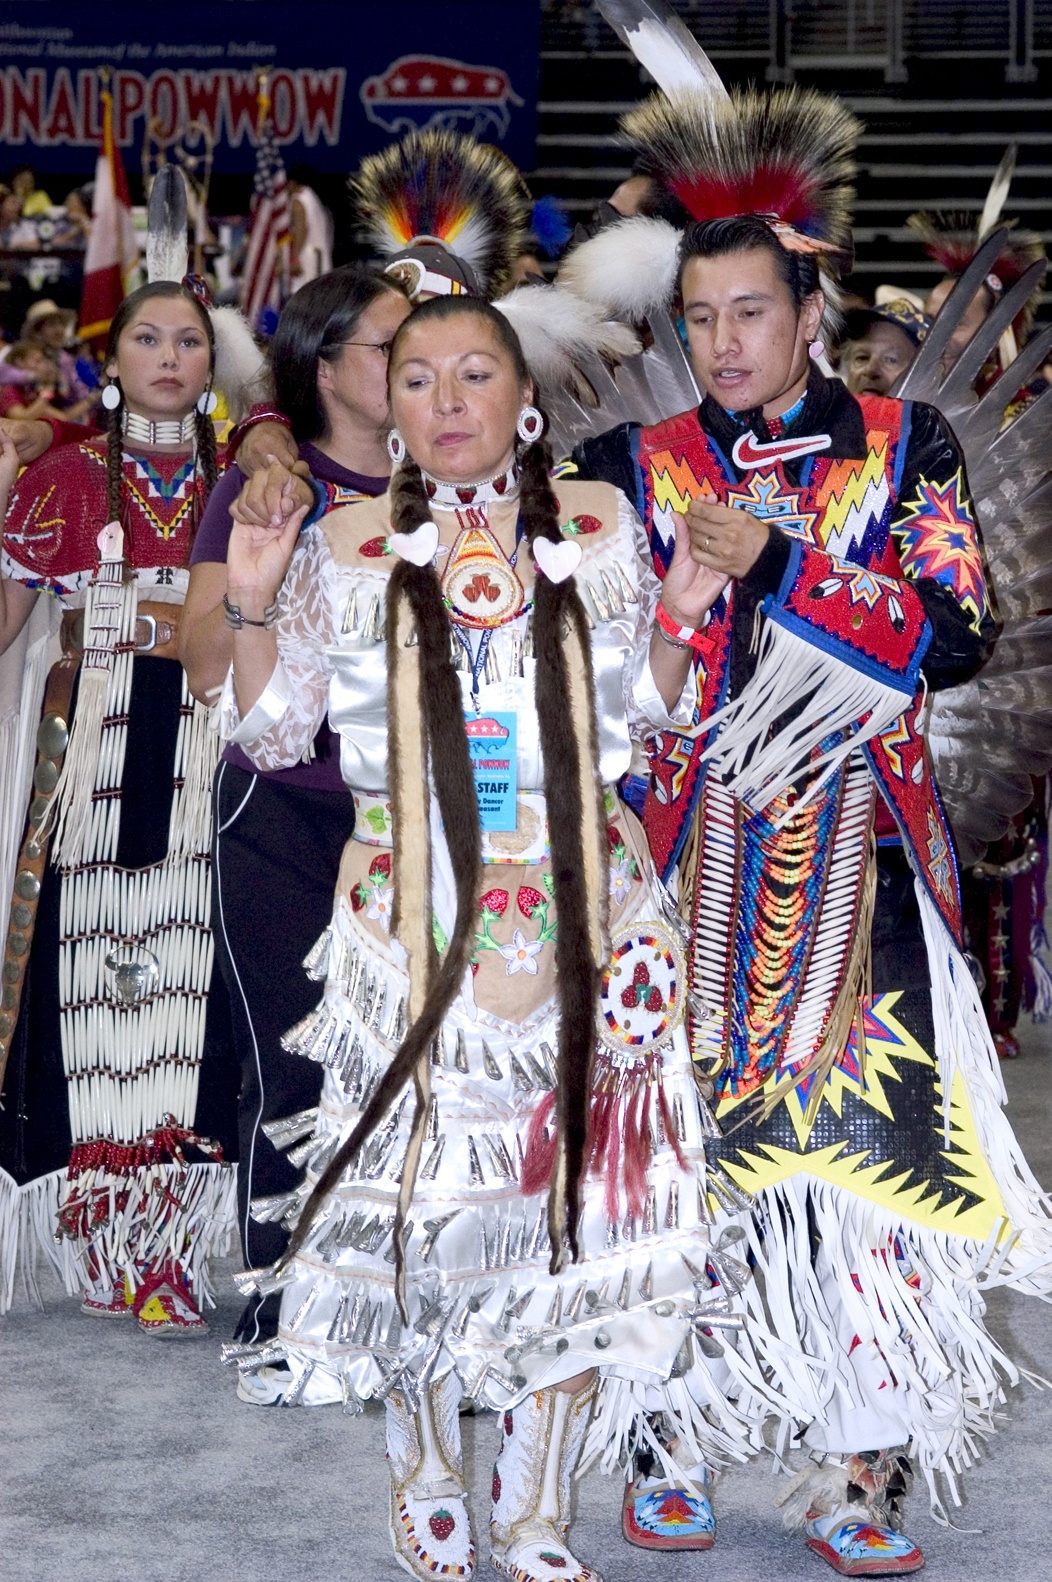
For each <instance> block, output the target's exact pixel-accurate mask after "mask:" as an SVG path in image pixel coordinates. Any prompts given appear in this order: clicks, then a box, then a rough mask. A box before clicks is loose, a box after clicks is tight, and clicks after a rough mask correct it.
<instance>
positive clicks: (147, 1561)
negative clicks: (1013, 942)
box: [0, 1028, 1052, 1582]
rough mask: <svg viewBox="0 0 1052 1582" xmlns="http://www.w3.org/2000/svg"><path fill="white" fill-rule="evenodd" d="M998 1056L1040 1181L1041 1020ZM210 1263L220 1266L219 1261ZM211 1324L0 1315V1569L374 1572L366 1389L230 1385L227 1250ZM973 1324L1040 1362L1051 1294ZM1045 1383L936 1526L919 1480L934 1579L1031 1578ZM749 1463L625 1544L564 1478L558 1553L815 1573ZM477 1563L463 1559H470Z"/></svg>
mask: <svg viewBox="0 0 1052 1582" xmlns="http://www.w3.org/2000/svg"><path fill="white" fill-rule="evenodd" d="M1024 1048H1025V1054H1024V1056H1023V1058H1022V1059H1020V1060H1018V1061H1015V1062H1013V1063H1011V1064H1010V1065H1008V1067H1007V1068H1006V1071H1005V1076H1006V1079H1007V1083H1008V1088H1009V1092H1010V1095H1011V1106H1010V1114H1011V1116H1012V1120H1013V1122H1014V1124H1015V1126H1016V1129H1017V1131H1018V1133H1019V1135H1020V1137H1021V1138H1022V1140H1023V1143H1024V1145H1025V1146H1026V1148H1027V1150H1028V1153H1029V1155H1030V1158H1031V1161H1032V1163H1033V1165H1034V1168H1035V1170H1036V1171H1037V1174H1038V1175H1039V1176H1040V1177H1041V1179H1042V1180H1043V1181H1046V1182H1052V1060H1050V1056H1052V1037H1050V1034H1049V1029H1048V1028H1042V1029H1030V1030H1028V1031H1027V1032H1026V1034H1025V1037H1024ZM230 1267H231V1269H232V1268H233V1267H234V1265H231V1266H230ZM219 1286H220V1291H221V1296H220V1303H219V1308H218V1311H217V1312H216V1313H215V1314H214V1315H213V1329H212V1334H211V1335H209V1336H207V1337H202V1338H201V1339H199V1340H194V1341H183V1342H162V1341H158V1340H151V1339H149V1338H148V1337H146V1336H144V1335H141V1334H139V1333H138V1332H137V1331H129V1328H127V1327H125V1326H124V1325H120V1324H118V1325H109V1324H106V1323H102V1322H99V1321H98V1320H90V1319H86V1318H83V1317H81V1316H80V1315H79V1314H78V1312H77V1311H76V1307H75V1304H74V1303H72V1302H70V1301H67V1300H66V1299H65V1298H64V1297H63V1296H62V1295H61V1293H60V1292H59V1291H58V1290H57V1288H55V1289H46V1290H45V1291H44V1311H43V1312H39V1311H34V1310H32V1309H31V1308H29V1307H28V1306H26V1305H22V1306H20V1307H18V1308H17V1309H16V1310H15V1311H14V1312H13V1313H12V1314H11V1315H10V1316H9V1317H8V1318H7V1319H5V1320H3V1321H0V1582H212V1579H213V1578H215V1579H217V1582H218V1579H222V1582H308V1579H309V1582H388V1579H390V1582H393V1579H394V1578H395V1577H398V1576H401V1575H403V1573H402V1572H400V1571H399V1570H398V1569H397V1568H396V1567H395V1565H394V1562H393V1560H392V1558H391V1553H390V1548H389V1541H388V1537H387V1473H386V1468H385V1464H384V1459H383V1421H382V1414H381V1412H380V1411H378V1410H370V1411H369V1412H367V1413H366V1415H365V1416H364V1417H358V1418H351V1417H347V1416H345V1415H344V1414H343V1413H342V1412H341V1411H340V1410H339V1409H337V1408H334V1407H326V1408H318V1409H314V1410H295V1411H275V1410H271V1411H264V1410H260V1409H259V1408H256V1407H250V1406H245V1405H242V1404H241V1403H240V1402H239V1401H238V1400H237V1399H236V1398H235V1395H234V1380H233V1378H232V1376H231V1374H230V1372H228V1371H227V1370H225V1369H223V1368H221V1367H220V1364H219V1360H218V1347H219V1342H220V1340H222V1339H225V1338H226V1337H227V1335H228V1334H229V1332H230V1330H231V1327H232V1325H233V1323H234V1320H235V1317H236V1314H237V1312H238V1310H239V1307H240V1302H239V1299H238V1298H237V1296H236V1294H235V1292H234V1290H233V1286H232V1284H231V1282H230V1280H229V1270H228V1271H224V1272H222V1273H221V1277H220V1281H219ZM990 1309H991V1311H990V1323H991V1327H992V1328H993V1329H994V1331H995V1333H996V1334H997V1335H998V1337H999V1338H1000V1339H1001V1340H1002V1342H1003V1343H1004V1344H1005V1345H1006V1346H1007V1349H1008V1351H1009V1353H1010V1354H1011V1355H1012V1356H1013V1357H1014V1358H1015V1359H1016V1361H1017V1362H1018V1363H1019V1364H1020V1365H1022V1366H1023V1367H1026V1368H1029V1369H1031V1370H1033V1371H1035V1372H1037V1373H1042V1374H1046V1375H1047V1374H1052V1308H1050V1307H1049V1306H1048V1305H1046V1304H1044V1303H1041V1302H1038V1301H1035V1300H1033V1299H1029V1300H1028V1299H1026V1298H1023V1297H1019V1296H1015V1295H1014V1294H1005V1293H1000V1292H997V1293H994V1294H993V1297H992V1300H991V1303H990ZM495 1438H496V1423H495V1421H494V1419H493V1418H492V1417H490V1416H486V1417H480V1418H477V1419H474V1420H470V1419H469V1420H466V1422H465V1442H466V1449H467V1457H468V1463H469V1466H470V1469H471V1477H472V1485H473V1488H474V1496H475V1510H476V1512H477V1513H478V1515H479V1517H480V1518H483V1519H484V1516H485V1512H486V1509H487V1506H486V1494H487V1490H488V1485H489V1477H490V1463H491V1457H492V1454H493V1452H494V1450H495V1448H496V1446H495ZM1050 1445H1052V1393H1049V1392H1048V1391H1041V1390H1038V1389H1035V1388H1033V1387H1032V1386H1030V1385H1027V1384H1023V1385H1021V1386H1020V1387H1019V1389H1017V1390H1014V1391H1012V1392H1011V1397H1010V1400H1009V1405H1008V1410H1007V1412H1006V1417H1005V1423H1004V1432H1003V1433H1002V1434H1000V1435H998V1436H997V1437H996V1438H995V1439H993V1440H992V1441H991V1442H990V1444H989V1446H988V1447H987V1451H986V1455H985V1458H984V1461H983V1464H982V1466H981V1467H980V1468H979V1469H978V1470H977V1471H973V1472H972V1473H971V1474H969V1475H968V1477H967V1478H966V1480H965V1498H966V1504H965V1507H964V1509H963V1511H961V1512H960V1513H958V1515H957V1516H956V1517H955V1520H957V1521H958V1522H959V1524H960V1528H961V1529H962V1530H960V1531H946V1530H945V1529H942V1528H939V1527H937V1526H935V1525H934V1524H933V1523H932V1522H931V1520H930V1519H929V1517H928V1515H927V1508H926V1501H925V1498H924V1495H923V1493H922V1492H921V1491H920V1490H918V1492H917V1493H915V1495H914V1496H913V1499H912V1501H911V1517H912V1520H911V1522H910V1524H909V1531H910V1534H911V1536H912V1537H913V1538H914V1539H915V1541H916V1542H918V1543H919V1544H920V1545H921V1547H922V1548H923V1549H924V1550H925V1553H926V1555H927V1558H928V1570H929V1572H930V1573H931V1574H933V1575H937V1576H940V1577H943V1578H946V1579H947V1582H951V1579H952V1582H993V1579H995V1578H996V1579H998V1582H1000V1579H1013V1582H1031V1579H1033V1582H1047V1579H1048V1578H1050V1577H1052V1505H1050V1503H1049V1501H1048V1499H1047V1496H1046V1489H1047V1483H1048V1477H1049V1470H1050V1464H1052V1448H1050ZM771 1492H772V1488H771V1478H770V1474H769V1470H768V1469H767V1468H766V1467H765V1466H763V1465H761V1464H754V1465H752V1466H750V1467H748V1468H745V1469H741V1470H737V1471H733V1472H731V1473H730V1474H728V1475H727V1477H726V1478H725V1479H724V1481H723V1482H722V1484H721V1485H720V1489H719V1493H718V1503H717V1517H718V1540H717V1545H716V1548H715V1549H714V1550H712V1551H711V1552H710V1553H709V1554H707V1555H694V1556H689V1555H683V1556H669V1555H660V1554H655V1555H651V1554H645V1553H641V1552H640V1551H638V1550H632V1549H629V1548H628V1547H627V1546H626V1545H625V1544H624V1543H623V1542H622V1541H621V1538H620V1536H619V1531H618V1522H619V1498H620V1489H619V1486H618V1484H617V1483H616V1482H615V1481H614V1480H607V1479H604V1478H602V1477H601V1476H599V1475H592V1476H589V1477H587V1478H586V1479H584V1481H583V1483H582V1485H581V1486H580V1494H579V1516H578V1520H577V1523H576V1525H575V1528H574V1538H575V1548H576V1550H577V1552H578V1553H579V1554H580V1555H581V1556H582V1557H583V1558H586V1559H588V1560H591V1561H592V1562H593V1563H594V1564H596V1565H597V1566H599V1567H600V1568H601V1569H602V1572H603V1575H604V1577H605V1579H606V1582H644V1579H645V1582H708V1579H711V1582H717V1579H718V1582H767V1579H768V1578H771V1577H778V1578H779V1579H780V1582H793V1579H796V1578H811V1579H812V1582H821V1578H822V1576H831V1575H832V1573H831V1572H829V1571H828V1570H827V1569H826V1568H825V1567H824V1566H823V1563H822V1562H821V1561H820V1560H818V1559H816V1558H815V1557H814V1556H812V1555H810V1554H809V1553H808V1552H807V1551H806V1550H805V1549H804V1547H803V1545H802V1542H801V1540H800V1539H799V1538H793V1537H788V1536H786V1535H785V1534H784V1533H783V1532H782V1531H781V1528H780V1526H779V1521H778V1517H777V1513H776V1512H775V1511H774V1510H773V1509H772V1506H771ZM491 1574H492V1573H490V1572H489V1571H488V1570H487V1569H486V1568H485V1567H483V1568H481V1576H488V1575H491Z"/></svg>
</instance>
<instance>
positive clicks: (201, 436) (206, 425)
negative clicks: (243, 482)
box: [187, 385, 219, 564]
mask: <svg viewBox="0 0 1052 1582" xmlns="http://www.w3.org/2000/svg"><path fill="white" fill-rule="evenodd" d="M209 389H211V385H209ZM194 429H195V431H196V438H197V455H196V460H197V471H198V473H199V474H200V478H201V482H202V483H203V484H204V505H207V504H208V500H209V496H210V495H211V493H212V490H213V489H214V488H215V486H216V481H217V479H218V477H219V465H218V462H217V461H216V431H215V427H214V425H213V423H212V419H211V418H210V417H208V416H207V415H206V414H205V413H204V412H202V411H201V409H200V407H198V409H197V411H196V412H195V414H194ZM202 510H203V507H202ZM200 519H201V512H200V511H198V512H195V513H194V520H193V524H192V528H191V535H190V548H191V549H192V548H193V541H194V537H195V536H196V533H197V524H198V522H199V521H200ZM187 553H188V555H189V551H188V552H187ZM187 563H188V564H189V560H188V562H187Z"/></svg>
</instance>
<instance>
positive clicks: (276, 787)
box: [212, 763, 354, 1339]
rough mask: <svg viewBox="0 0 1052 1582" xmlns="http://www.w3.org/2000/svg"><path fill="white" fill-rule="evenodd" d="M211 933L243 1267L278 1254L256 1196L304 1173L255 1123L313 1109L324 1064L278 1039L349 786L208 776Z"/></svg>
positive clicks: (329, 888)
mask: <svg viewBox="0 0 1052 1582" xmlns="http://www.w3.org/2000/svg"><path fill="white" fill-rule="evenodd" d="M214 806H215V836H214V843H213V851H212V884H213V900H212V928H213V931H214V934H215V944H216V960H217V962H218V964H219V967H220V970H221V972H222V974H223V978H224V981H225V983H226V987H227V991H228V995H229V999H230V1007H231V1020H232V1023H233V1037H234V1047H235V1050H236V1054H237V1058H238V1059H239V1061H240V1065H241V1097H240V1104H239V1110H238V1131H239V1142H240V1146H239V1150H238V1160H239V1165H238V1223H239V1227H240V1232H241V1250H242V1252H243V1254H244V1258H245V1264H246V1267H247V1268H250V1269H252V1268H259V1267H260V1266H261V1265H264V1264H269V1263H273V1262H274V1260H275V1259H277V1258H279V1257H280V1256H281V1254H282V1252H283V1251H284V1249H285V1245H286V1243H287V1241H288V1234H287V1232H286V1230H285V1229H284V1227H283V1226H281V1225H260V1224H257V1222H256V1221H255V1220H254V1219H252V1217H251V1215H250V1213H249V1208H248V1205H249V1203H250V1201H251V1199H252V1198H254V1197H264V1196H268V1195H269V1194H271V1193H277V1192H287V1191H291V1190H292V1188H293V1187H295V1186H296V1185H297V1183H298V1182H299V1180H300V1178H301V1172H300V1171H298V1170H294V1169H293V1167H292V1166H291V1165H290V1164H289V1162H288V1160H287V1159H286V1157H285V1155H284V1154H283V1153H279V1152H278V1150H277V1149H276V1148H274V1146H273V1144H272V1143H270V1142H269V1141H268V1140H267V1138H266V1137H265V1136H264V1135H263V1132H262V1126H263V1123H264V1121H269V1120H276V1119H278V1118H279V1117H281V1116H283V1115H291V1114H294V1113H295V1112H296V1111H297V1110H303V1109H308V1108H310V1106H311V1105H313V1104H316V1103H317V1102H318V1097H319V1094H320V1093H321V1079H322V1070H321V1067H320V1066H318V1065H316V1064H315V1063H314V1062H313V1061H311V1060H305V1059H304V1058H303V1057H302V1055H289V1054H286V1052H285V1050H284V1049H282V1047H281V1036H282V1034H283V1033H286V1032H288V1030H289V1028H290V1027H292V1026H293V1025H294V1024H295V1023H296V1022H298V1021H299V1020H300V1018H301V1017H303V1016H306V1014H307V1012H308V1011H310V1010H311V1009H312V1008H313V1007H314V1006H315V1005H317V1003H318V1001H319V1000H320V998H321V985H320V984H318V983H315V982H312V981H311V979H309V978H308V977H307V975H306V973H305V972H304V971H303V958H304V957H305V956H306V954H307V952H308V951H309V950H310V948H311V946H312V945H313V944H314V943H315V941H316V940H317V938H318V936H319V934H321V932H322V931H323V929H325V928H326V927H327V926H328V923H329V921H330V918H331V916H332V903H333V895H334V893H335V889H336V878H337V875H338V873H339V867H340V857H341V855H342V853H343V848H344V845H345V844H346V842H347V839H348V837H349V836H350V834H351V831H352V829H353V828H354V803H353V801H352V800H351V796H350V793H349V792H330V791H311V790H305V789H303V788H301V787H297V786H290V785H288V784H287V783H283V782H282V781H280V780H275V779H273V778H272V777H270V776H268V775H255V774H248V773H246V772H245V771H244V770H242V769H238V768H237V767H236V766H235V765H233V764H228V763H221V764H220V766H219V770H218V772H217V774H216V779H215V790H214ZM277 1309H278V1302H277V1300H276V1299H275V1298H270V1299H268V1302H267V1304H266V1305H265V1306H261V1307H259V1308H258V1310H257V1306H256V1305H255V1304H250V1310H246V1314H245V1315H244V1317H243V1319H242V1323H241V1325H240V1326H239V1332H241V1333H244V1334H246V1335H247V1337H248V1338H250V1339H257V1338H266V1336H267V1334H268V1333H273V1332H274V1330H275V1327H276V1321H277Z"/></svg>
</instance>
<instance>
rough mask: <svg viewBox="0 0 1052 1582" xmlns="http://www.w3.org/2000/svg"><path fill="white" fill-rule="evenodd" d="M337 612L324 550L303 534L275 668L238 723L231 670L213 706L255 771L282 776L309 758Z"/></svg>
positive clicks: (287, 584) (318, 540)
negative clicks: (282, 771) (281, 771)
mask: <svg viewBox="0 0 1052 1582" xmlns="http://www.w3.org/2000/svg"><path fill="white" fill-rule="evenodd" d="M337 607H338V596H337V585H336V567H335V565H334V564H333V559H332V556H331V554H330V553H329V546H328V544H327V543H326V541H325V537H324V534H323V533H322V532H321V531H320V529H319V528H317V527H309V528H307V529H306V530H305V531H304V532H303V534H302V536H301V537H300V541H299V543H298V544H297V546H296V551H295V553H294V555H293V557H292V563H291V565H290V567H289V570H288V573H287V575H286V577H285V581H284V583H283V584H282V587H281V590H280V592H279V594H278V622H277V627H276V633H277V639H278V661H277V664H276V665H275V666H274V671H273V674H272V675H271V677H270V680H269V682H268V683H267V685H266V687H265V688H264V690H263V692H262V693H261V694H260V696H259V698H258V699H257V700H256V702H255V703H254V704H253V706H252V708H251V709H249V711H248V713H247V714H246V715H245V717H244V719H242V718H241V716H240V714H239V713H238V708H237V699H236V697H235V695H234V685H233V672H232V671H231V672H230V673H229V674H228V675H227V678H226V682H225V684H224V687H223V695H222V697H221V699H220V703H219V731H220V735H221V736H223V737H224V738H225V739H226V740H227V741H231V742H236V743H237V745H238V746H239V747H241V748H242V749H243V751H244V752H245V753H247V754H248V756H249V758H250V759H251V760H252V762H253V763H254V764H255V765H256V767H257V768H258V769H287V768H289V767H290V766H291V765H293V764H296V763H300V762H302V761H305V760H306V759H307V757H308V756H309V753H310V748H311V744H312V742H313V741H314V738H315V736H316V735H317V734H318V729H319V727H320V726H321V724H322V722H323V720H324V719H325V715H326V711H327V709H328V702H329V679H330V677H331V675H332V663H331V660H330V658H329V650H330V649H331V648H332V646H333V645H334V643H335V641H336V636H337V632H338V630H339V623H338V619H337V613H336V612H337Z"/></svg>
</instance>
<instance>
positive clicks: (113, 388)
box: [102, 383, 121, 412]
mask: <svg viewBox="0 0 1052 1582" xmlns="http://www.w3.org/2000/svg"><path fill="white" fill-rule="evenodd" d="M102 404H103V406H104V407H105V408H106V411H107V412H116V410H117V408H118V407H119V406H120V404H121V387H120V385H119V384H117V383H114V384H111V385H107V386H106V387H105V389H104V390H103V392H102Z"/></svg>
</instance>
